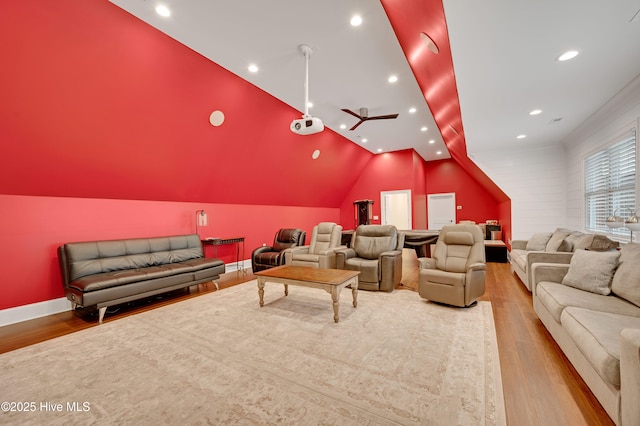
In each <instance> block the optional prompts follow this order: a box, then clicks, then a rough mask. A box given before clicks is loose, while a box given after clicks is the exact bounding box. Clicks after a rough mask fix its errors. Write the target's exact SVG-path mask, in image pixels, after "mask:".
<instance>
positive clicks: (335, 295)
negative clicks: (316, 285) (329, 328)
mask: <svg viewBox="0 0 640 426" xmlns="http://www.w3.org/2000/svg"><path fill="white" fill-rule="evenodd" d="M331 300H333V321H334V322H338V321H340V313H339V310H340V290H339V289H337V288H336V287H332V288H331Z"/></svg>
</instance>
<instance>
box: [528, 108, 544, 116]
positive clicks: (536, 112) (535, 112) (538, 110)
mask: <svg viewBox="0 0 640 426" xmlns="http://www.w3.org/2000/svg"><path fill="white" fill-rule="evenodd" d="M541 112H542V110H541V109H534V110H533V111H531V112H530V113H529V115H538V114H540V113H541Z"/></svg>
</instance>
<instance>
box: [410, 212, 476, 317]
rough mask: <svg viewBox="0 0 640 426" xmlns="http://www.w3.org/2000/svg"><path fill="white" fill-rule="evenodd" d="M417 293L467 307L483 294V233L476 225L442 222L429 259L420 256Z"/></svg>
mask: <svg viewBox="0 0 640 426" xmlns="http://www.w3.org/2000/svg"><path fill="white" fill-rule="evenodd" d="M418 261H419V262H420V271H419V272H418V293H419V294H420V296H421V297H423V298H425V299H429V300H431V301H433V302H439V303H444V304H447V305H453V306H459V307H467V306H470V305H472V304H473V303H474V302H475V301H476V300H477V299H478V298H479V297H481V296H482V295H483V294H484V290H485V277H486V263H485V251H484V234H483V232H482V230H481V229H480V227H479V226H478V225H446V226H444V227H443V228H442V230H441V231H440V236H439V237H438V241H437V242H436V247H435V250H434V252H433V254H432V257H431V258H420V259H418Z"/></svg>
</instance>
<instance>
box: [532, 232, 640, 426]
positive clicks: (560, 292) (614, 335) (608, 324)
mask: <svg viewBox="0 0 640 426" xmlns="http://www.w3.org/2000/svg"><path fill="white" fill-rule="evenodd" d="M531 272H532V273H531V275H532V284H533V286H532V295H533V308H534V310H535V312H536V314H537V315H538V317H539V318H540V321H542V323H543V324H544V326H545V327H546V328H547V330H548V331H549V333H550V334H551V336H552V337H553V338H554V339H555V341H556V343H557V344H558V346H560V348H561V349H562V351H563V352H564V354H565V355H566V357H567V358H568V359H569V361H570V362H571V363H572V364H573V366H574V367H575V369H576V370H577V371H578V373H579V374H580V376H581V377H582V378H583V379H584V381H585V383H586V384H587V385H588V386H589V388H590V389H591V391H592V392H593V394H594V395H595V396H596V398H597V399H598V400H599V401H600V403H601V404H602V406H603V407H604V409H605V410H606V412H607V413H608V414H609V416H611V418H612V420H613V421H614V422H615V423H616V424H617V425H640V244H627V245H625V246H624V247H623V248H622V250H619V251H617V250H611V251H607V252H595V251H587V250H578V251H576V252H575V253H574V256H573V257H572V259H571V263H570V264H569V265H566V264H552V263H536V264H534V265H533V269H532V271H531Z"/></svg>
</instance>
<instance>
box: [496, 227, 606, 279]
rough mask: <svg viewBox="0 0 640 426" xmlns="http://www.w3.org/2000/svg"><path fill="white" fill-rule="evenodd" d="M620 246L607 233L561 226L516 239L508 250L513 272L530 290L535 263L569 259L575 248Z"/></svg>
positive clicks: (566, 261)
mask: <svg viewBox="0 0 640 426" xmlns="http://www.w3.org/2000/svg"><path fill="white" fill-rule="evenodd" d="M618 246H619V243H618V242H617V241H612V240H610V239H609V238H607V236H605V235H599V234H587V233H584V232H580V231H571V230H568V229H562V228H558V229H556V230H555V231H554V232H548V233H539V234H535V235H533V236H532V237H531V238H529V239H528V240H513V241H512V242H511V252H510V253H509V258H510V263H511V272H513V273H515V274H516V275H517V276H518V278H520V281H522V283H523V284H524V285H525V286H526V287H527V289H528V290H529V291H531V274H530V271H531V265H533V264H534V263H569V262H570V261H571V257H572V256H573V252H575V251H576V250H581V249H583V250H595V251H604V250H610V249H612V248H617V247H618Z"/></svg>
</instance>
